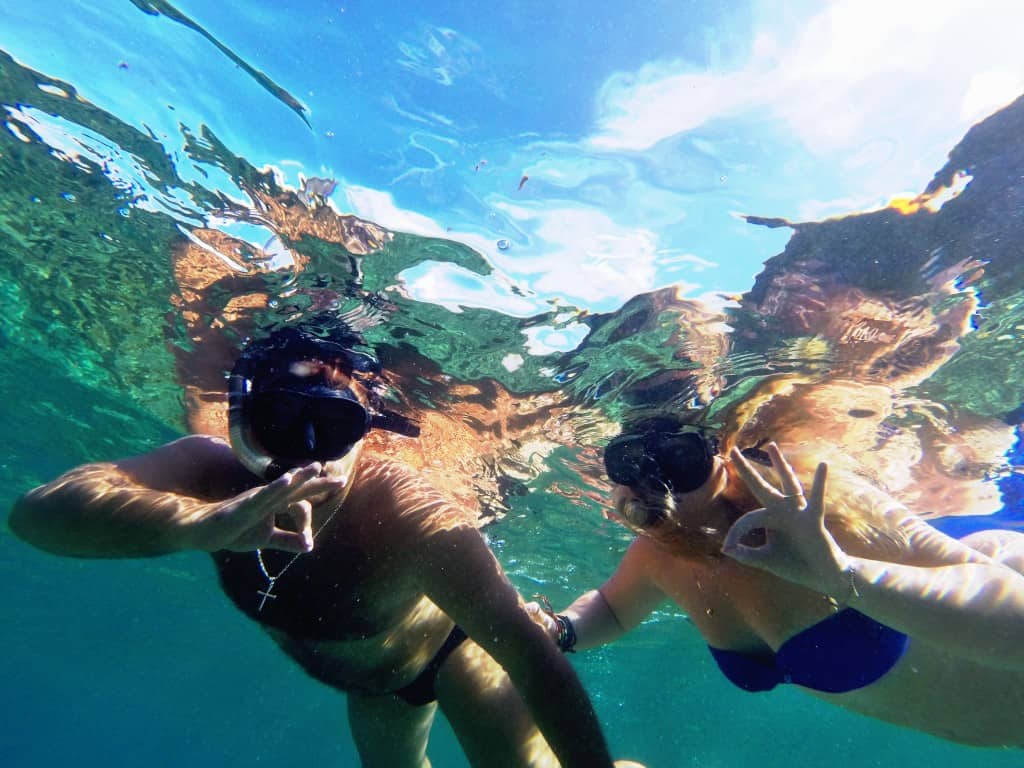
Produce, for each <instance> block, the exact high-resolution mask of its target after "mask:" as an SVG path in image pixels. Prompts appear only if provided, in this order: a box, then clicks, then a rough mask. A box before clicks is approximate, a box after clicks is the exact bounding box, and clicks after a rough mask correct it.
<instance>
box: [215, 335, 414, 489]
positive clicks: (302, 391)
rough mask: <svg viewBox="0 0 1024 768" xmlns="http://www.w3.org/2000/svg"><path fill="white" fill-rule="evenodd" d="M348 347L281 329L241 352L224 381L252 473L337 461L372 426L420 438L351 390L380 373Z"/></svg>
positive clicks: (234, 429) (232, 422) (266, 474)
mask: <svg viewBox="0 0 1024 768" xmlns="http://www.w3.org/2000/svg"><path fill="white" fill-rule="evenodd" d="M354 341H355V338H354V337H353V336H351V335H350V334H345V337H344V338H343V339H342V340H341V341H335V340H332V339H323V338H320V337H318V336H315V335H313V334H312V333H309V332H308V331H305V330H302V329H299V328H294V327H287V328H283V329H280V330H278V331H276V332H274V333H273V334H271V335H270V336H269V337H267V338H266V339H263V340H261V341H257V342H253V343H251V344H249V345H248V346H247V347H246V348H245V349H244V350H243V351H242V353H241V354H240V355H239V357H238V360H237V361H236V363H235V366H234V368H233V369H232V371H231V374H230V377H229V379H228V427H229V434H230V438H231V446H232V448H233V450H234V452H235V454H236V455H237V456H238V458H239V460H240V461H241V462H242V463H243V464H244V465H245V467H246V468H247V469H248V470H249V471H250V472H253V473H254V474H256V475H257V476H259V477H261V478H263V479H264V480H268V481H269V480H273V479H275V478H277V477H279V476H280V475H282V474H284V472H286V471H288V470H289V469H293V468H295V467H297V466H302V465H303V464H305V463H309V462H312V461H331V460H334V459H337V458H341V457H342V456H344V455H345V454H347V453H348V452H349V451H350V450H351V449H352V447H353V446H354V445H355V444H356V443H357V442H358V441H359V440H361V439H362V438H363V437H364V436H365V434H366V433H367V432H368V431H369V430H370V429H371V428H373V427H376V428H380V429H386V430H389V431H392V432H397V433H399V434H403V435H406V436H410V437H415V436H417V435H418V434H419V427H418V426H417V425H416V424H415V423H413V422H412V421H410V420H409V419H407V418H406V417H404V416H401V415H400V414H397V413H394V412H391V411H387V410H376V409H372V408H371V406H370V405H368V404H367V403H366V398H367V397H372V393H370V392H369V390H367V392H366V395H365V396H364V397H360V396H358V395H357V394H356V391H355V390H353V388H352V386H353V382H354V378H355V377H356V376H359V377H360V378H361V379H364V380H365V379H367V378H370V379H372V378H374V377H376V376H378V375H379V374H380V364H379V363H378V362H377V359H376V358H375V357H373V356H372V355H369V354H367V353H364V352H359V351H357V350H354V349H352V348H351V346H350V344H351V343H352V342H354ZM303 363H309V364H310V365H309V368H310V370H305V366H303ZM332 373H334V374H335V375H334V376H331V375H330V374H332Z"/></svg>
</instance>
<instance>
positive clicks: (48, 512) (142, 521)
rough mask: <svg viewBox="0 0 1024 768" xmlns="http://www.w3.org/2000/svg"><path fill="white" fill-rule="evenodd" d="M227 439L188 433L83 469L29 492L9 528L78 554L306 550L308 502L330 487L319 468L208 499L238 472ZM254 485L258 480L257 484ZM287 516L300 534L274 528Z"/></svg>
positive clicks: (44, 544) (34, 540)
mask: <svg viewBox="0 0 1024 768" xmlns="http://www.w3.org/2000/svg"><path fill="white" fill-rule="evenodd" d="M238 467H239V464H238V461H237V460H236V459H235V458H234V455H233V454H232V452H231V449H230V447H229V446H228V445H227V444H226V443H224V442H223V441H222V440H219V439H217V438H209V437H202V436H190V437H186V438H182V439H181V440H176V441H174V442H173V443H169V444H167V445H164V446H162V447H160V448H158V449H157V450H155V451H153V452H151V453H148V454H145V455H143V456H136V457H132V458H129V459H123V460H121V461H117V462H114V463H103V464H86V465H83V466H80V467H76V468H75V469H72V470H70V471H68V472H66V473H65V474H63V475H61V476H60V477H59V478H57V479H56V480H54V481H52V482H50V483H47V484H46V485H43V486H40V487H39V488H36V489H34V490H32V491H29V492H28V493H27V494H25V495H24V496H23V497H22V498H20V499H19V500H18V501H17V502H16V503H15V505H14V508H13V510H12V511H11V514H10V517H9V519H8V524H9V526H10V528H11V530H12V531H13V532H14V533H15V535H17V536H18V537H19V538H21V539H22V540H24V541H26V542H28V543H29V544H32V545H33V546H35V547H38V548H39V549H43V550H45V551H47V552H52V553H54V554H58V555H66V556H71V557H100V558H119V557H153V556H157V555H163V554H168V553H171V552H177V551H181V550H186V549H199V550H204V551H215V550H217V549H255V548H257V547H260V546H266V547H275V548H278V549H285V550H289V551H295V552H299V551H308V550H309V543H310V541H311V539H312V534H311V533H310V531H309V528H310V524H309V502H308V501H305V499H308V498H312V495H313V494H314V493H316V492H318V491H319V492H320V493H323V492H324V489H323V488H321V487H320V486H322V485H323V484H324V483H323V482H320V479H319V478H318V479H317V480H314V478H316V476H317V475H318V474H319V471H320V468H319V466H318V465H311V466H310V467H306V468H304V469H303V470H297V471H296V472H295V473H291V474H290V475H285V477H284V478H281V479H279V480H277V481H275V482H274V483H271V484H270V485H267V486H259V487H256V488H251V489H250V490H247V491H245V492H243V493H241V494H239V495H237V496H233V497H230V498H226V499H225V498H223V497H224V496H226V495H229V494H226V493H222V494H221V495H220V497H219V498H213V499H211V498H210V497H209V488H210V486H211V480H210V479H211V478H218V477H219V478H220V479H221V481H223V480H224V479H225V478H226V477H230V476H232V475H236V476H237V475H238V472H239V469H238ZM250 482H251V481H250ZM286 511H287V512H288V513H289V514H291V515H292V516H293V518H294V519H295V522H296V527H297V530H298V532H292V531H286V530H281V529H280V528H277V526H276V525H275V521H274V515H275V513H284V512H286Z"/></svg>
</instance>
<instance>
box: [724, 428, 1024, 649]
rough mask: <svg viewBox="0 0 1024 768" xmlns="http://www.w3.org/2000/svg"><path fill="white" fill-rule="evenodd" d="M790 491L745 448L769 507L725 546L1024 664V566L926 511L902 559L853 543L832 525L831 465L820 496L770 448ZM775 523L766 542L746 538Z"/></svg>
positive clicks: (939, 641)
mask: <svg viewBox="0 0 1024 768" xmlns="http://www.w3.org/2000/svg"><path fill="white" fill-rule="evenodd" d="M769 453H770V454H771V455H772V461H773V465H774V467H775V470H776V472H778V474H779V477H780V481H781V491H780V490H778V489H776V488H774V487H772V486H771V485H770V484H769V483H767V482H766V481H765V480H764V479H763V478H762V477H761V476H760V475H759V474H758V472H757V470H755V469H754V468H753V467H752V466H751V465H750V464H749V463H747V462H746V461H745V460H744V459H743V457H742V456H739V455H738V454H737V453H734V454H733V456H732V459H733V462H734V463H735V466H736V467H737V470H738V471H739V472H740V473H741V475H742V476H743V479H744V481H745V482H746V483H747V485H748V487H749V488H750V489H751V491H752V492H753V493H754V494H755V496H757V499H758V501H759V502H760V503H761V504H763V505H764V508H763V509H759V510H755V511H754V512H748V513H747V514H746V515H744V516H743V517H741V518H740V519H739V520H738V521H737V522H736V523H735V524H734V525H733V526H732V528H731V529H730V530H729V534H728V536H727V537H726V540H725V544H724V546H723V552H725V554H727V555H729V556H730V557H733V558H734V559H736V560H738V561H739V562H741V563H744V564H746V565H750V566H753V567H755V568H760V569H762V570H766V571H769V572H771V573H774V574H775V575H777V576H780V577H782V578H784V579H786V580H788V581H791V582H793V583H796V584H800V585H801V586H804V587H807V588H808V589H811V590H814V591H816V592H821V593H824V594H827V595H830V596H832V597H833V598H835V599H836V600H837V601H838V602H840V603H842V604H848V605H851V606H853V607H856V608H857V610H859V611H861V612H862V613H865V614H867V615H868V616H871V617H872V618H873V619H875V620H876V621H879V622H881V623H883V624H886V625H887V626H890V627H892V628H893V629H897V630H899V631H901V632H903V633H905V634H907V635H909V636H911V637H913V638H914V639H915V640H918V641H921V642H925V643H929V644H931V645H934V646H936V647H940V648H942V649H945V650H947V651H949V652H951V653H955V654H957V655H960V656H963V657H966V658H970V659H972V660H974V661H978V662H980V663H983V664H988V665H992V666H999V667H1006V668H1014V669H1024V575H1022V574H1021V573H1020V572H1018V571H1016V570H1014V569H1013V568H1010V567H1008V566H1007V565H1004V564H1002V563H1000V562H997V561H996V560H994V559H992V558H990V557H988V556H987V555H985V554H982V553H981V552H978V551H977V550H973V549H971V548H970V547H968V546H966V545H965V544H963V543H962V542H959V541H956V540H955V539H951V538H949V537H947V536H944V535H943V534H942V533H940V532H939V531H937V530H935V529H934V528H931V527H930V526H927V524H925V523H924V522H923V521H920V520H917V521H916V522H914V523H913V524H912V525H910V524H908V525H909V531H910V542H911V547H912V548H913V550H914V551H911V552H909V553H908V555H907V560H908V562H906V563H893V562H883V561H879V560H873V559H871V558H866V557H853V556H851V555H848V554H847V553H846V552H844V551H843V550H842V549H841V548H840V547H839V545H838V544H837V542H836V540H835V539H834V538H833V537H832V535H831V534H830V533H829V532H828V530H827V529H826V528H825V525H824V509H825V482H826V478H827V467H826V466H825V465H824V464H822V465H820V466H819V467H818V471H817V473H816V475H815V479H814V484H813V487H812V488H811V491H810V495H809V496H808V497H807V498H806V499H805V498H804V494H803V488H802V486H801V485H800V482H799V480H798V479H797V478H796V476H795V474H794V473H793V471H792V468H791V467H790V466H789V464H788V463H787V462H786V460H785V458H783V456H782V454H781V452H779V450H778V448H777V447H775V446H771V447H770V448H769ZM755 529H763V530H764V531H766V543H765V544H764V545H762V546H758V547H751V546H745V545H744V544H742V541H743V538H744V537H745V536H746V535H747V534H748V533H750V531H752V530H755Z"/></svg>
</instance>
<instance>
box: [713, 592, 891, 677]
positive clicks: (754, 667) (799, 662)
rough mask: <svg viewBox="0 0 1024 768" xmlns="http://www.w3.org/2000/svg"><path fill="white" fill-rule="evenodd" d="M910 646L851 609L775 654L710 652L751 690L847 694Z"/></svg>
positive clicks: (877, 674) (800, 634) (793, 639)
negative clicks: (790, 686) (782, 687)
mask: <svg viewBox="0 0 1024 768" xmlns="http://www.w3.org/2000/svg"><path fill="white" fill-rule="evenodd" d="M908 642H909V639H908V638H907V636H906V635H904V634H903V633H902V632H897V631H896V630H895V629H892V628H891V627H887V626H885V625H884V624H879V623H878V622H877V621H875V620H874V619H871V618H868V617H867V616H865V615H864V614H863V613H860V612H859V611H855V610H853V609H852V608H846V609H844V610H842V611H839V612H838V613H836V614H834V615H833V616H829V617H828V618H827V619H823V620H822V621H819V622H818V623H817V624H814V625H812V626H810V627H808V628H807V629H805V630H803V631H802V632H798V633H797V634H795V635H793V637H791V638H789V640H787V641H786V642H784V643H783V644H782V647H780V648H779V650H778V651H777V652H775V653H771V652H767V653H763V654H761V653H756V654H752V653H744V652H743V651H727V650H723V649H721V648H712V647H711V646H708V648H709V649H710V650H711V655H712V656H713V657H714V659H715V662H716V663H717V664H718V668H719V669H721V670H722V673H723V674H724V675H725V676H726V677H727V678H728V679H729V681H730V682H732V683H733V684H734V685H737V686H739V687H740V688H742V689H743V690H745V691H752V692H756V691H770V690H771V689H772V688H774V687H775V686H776V685H778V684H779V683H795V684H796V685H802V686H804V687H805V688H812V689H814V690H816V691H823V692H826V693H845V692H846V691H852V690H855V689H857V688H863V687H864V686H866V685H870V684H871V683H873V682H875V681H876V680H878V679H879V678H881V677H882V676H883V675H884V674H885V673H886V672H888V671H889V670H890V669H892V668H893V667H894V666H895V665H896V662H897V661H899V660H900V657H901V656H903V653H904V652H905V651H906V650H907V643H908Z"/></svg>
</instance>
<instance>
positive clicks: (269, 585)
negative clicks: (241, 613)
mask: <svg viewBox="0 0 1024 768" xmlns="http://www.w3.org/2000/svg"><path fill="white" fill-rule="evenodd" d="M275 581H277V579H276V578H273V579H267V582H268V583H267V588H266V589H265V590H264V589H257V590H256V594H257V595H260V596H262V598H263V599H262V600H260V604H259V606H257V608H256V612H257V613H261V612H262V611H263V606H264V605H266V604H267V598H270V599H271V600H277V595H275V594H272V593H273V591H274V582H275Z"/></svg>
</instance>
